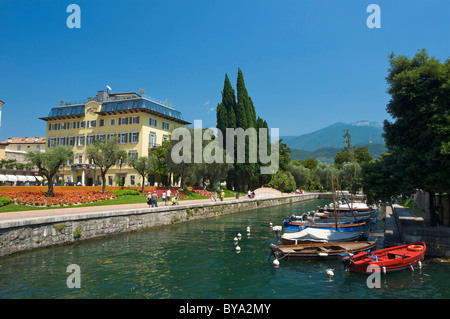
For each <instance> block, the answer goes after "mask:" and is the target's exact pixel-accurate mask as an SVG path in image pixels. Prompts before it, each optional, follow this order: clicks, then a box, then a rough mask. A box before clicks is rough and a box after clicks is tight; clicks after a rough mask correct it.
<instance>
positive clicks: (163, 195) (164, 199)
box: [162, 191, 167, 206]
mask: <svg viewBox="0 0 450 319" xmlns="http://www.w3.org/2000/svg"><path fill="white" fill-rule="evenodd" d="M162 201H163V202H164V206H166V205H167V202H166V191H164V192H163V193H162Z"/></svg>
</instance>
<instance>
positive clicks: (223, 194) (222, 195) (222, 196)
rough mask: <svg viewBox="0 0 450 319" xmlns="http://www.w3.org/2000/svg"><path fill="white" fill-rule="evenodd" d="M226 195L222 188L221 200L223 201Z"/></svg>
mask: <svg viewBox="0 0 450 319" xmlns="http://www.w3.org/2000/svg"><path fill="white" fill-rule="evenodd" d="M224 197H225V192H224V191H223V189H221V190H220V200H221V201H222V202H223V198H224Z"/></svg>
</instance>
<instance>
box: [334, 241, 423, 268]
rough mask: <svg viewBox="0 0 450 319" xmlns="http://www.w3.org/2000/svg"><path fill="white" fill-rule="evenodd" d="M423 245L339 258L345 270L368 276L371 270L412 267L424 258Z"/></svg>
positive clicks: (402, 246) (397, 247) (410, 245)
mask: <svg viewBox="0 0 450 319" xmlns="http://www.w3.org/2000/svg"><path fill="white" fill-rule="evenodd" d="M425 252H426V245H425V243H415V244H408V245H401V246H396V247H390V248H385V249H381V250H378V251H374V252H371V253H370V252H360V253H358V254H356V255H354V256H353V257H350V256H346V255H345V254H344V255H343V256H341V257H340V260H341V262H342V263H343V264H344V266H345V268H346V269H348V270H350V271H353V272H358V273H363V274H370V273H372V272H373V269H374V268H375V269H377V268H378V269H380V270H382V271H383V272H386V273H387V272H394V271H400V270H404V269H408V268H410V267H413V266H415V265H417V264H418V263H419V261H422V260H423V259H424V257H425Z"/></svg>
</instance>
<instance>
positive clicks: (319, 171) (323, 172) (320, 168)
mask: <svg viewBox="0 0 450 319" xmlns="http://www.w3.org/2000/svg"><path fill="white" fill-rule="evenodd" d="M334 176H338V169H337V168H336V167H334V166H332V165H330V164H327V163H319V164H318V165H317V168H316V169H315V170H314V172H313V173H312V180H313V181H316V182H318V183H320V184H321V185H322V186H323V187H324V189H326V190H331V186H332V185H331V178H332V177H334Z"/></svg>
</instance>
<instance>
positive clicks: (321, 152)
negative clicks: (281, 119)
mask: <svg viewBox="0 0 450 319" xmlns="http://www.w3.org/2000/svg"><path fill="white" fill-rule="evenodd" d="M346 129H348V131H349V132H350V134H351V136H352V145H353V146H356V147H358V146H367V148H368V150H369V153H370V155H372V157H373V158H374V159H376V158H378V157H380V155H381V154H383V153H385V152H386V146H385V144H384V139H383V137H382V133H383V129H382V127H381V126H380V125H379V124H378V123H376V122H369V121H359V122H356V123H351V124H346V123H341V122H338V123H335V124H333V125H330V126H327V127H325V128H322V129H319V130H317V131H314V132H312V133H308V134H303V135H300V136H281V137H280V138H282V139H283V142H284V143H286V144H287V146H289V148H290V149H291V159H293V160H299V161H304V160H306V159H308V158H315V159H317V160H318V161H319V162H323V163H329V164H333V163H334V156H335V155H336V153H338V152H340V151H341V150H342V149H343V148H344V137H343V136H344V134H345V130H346Z"/></svg>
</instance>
